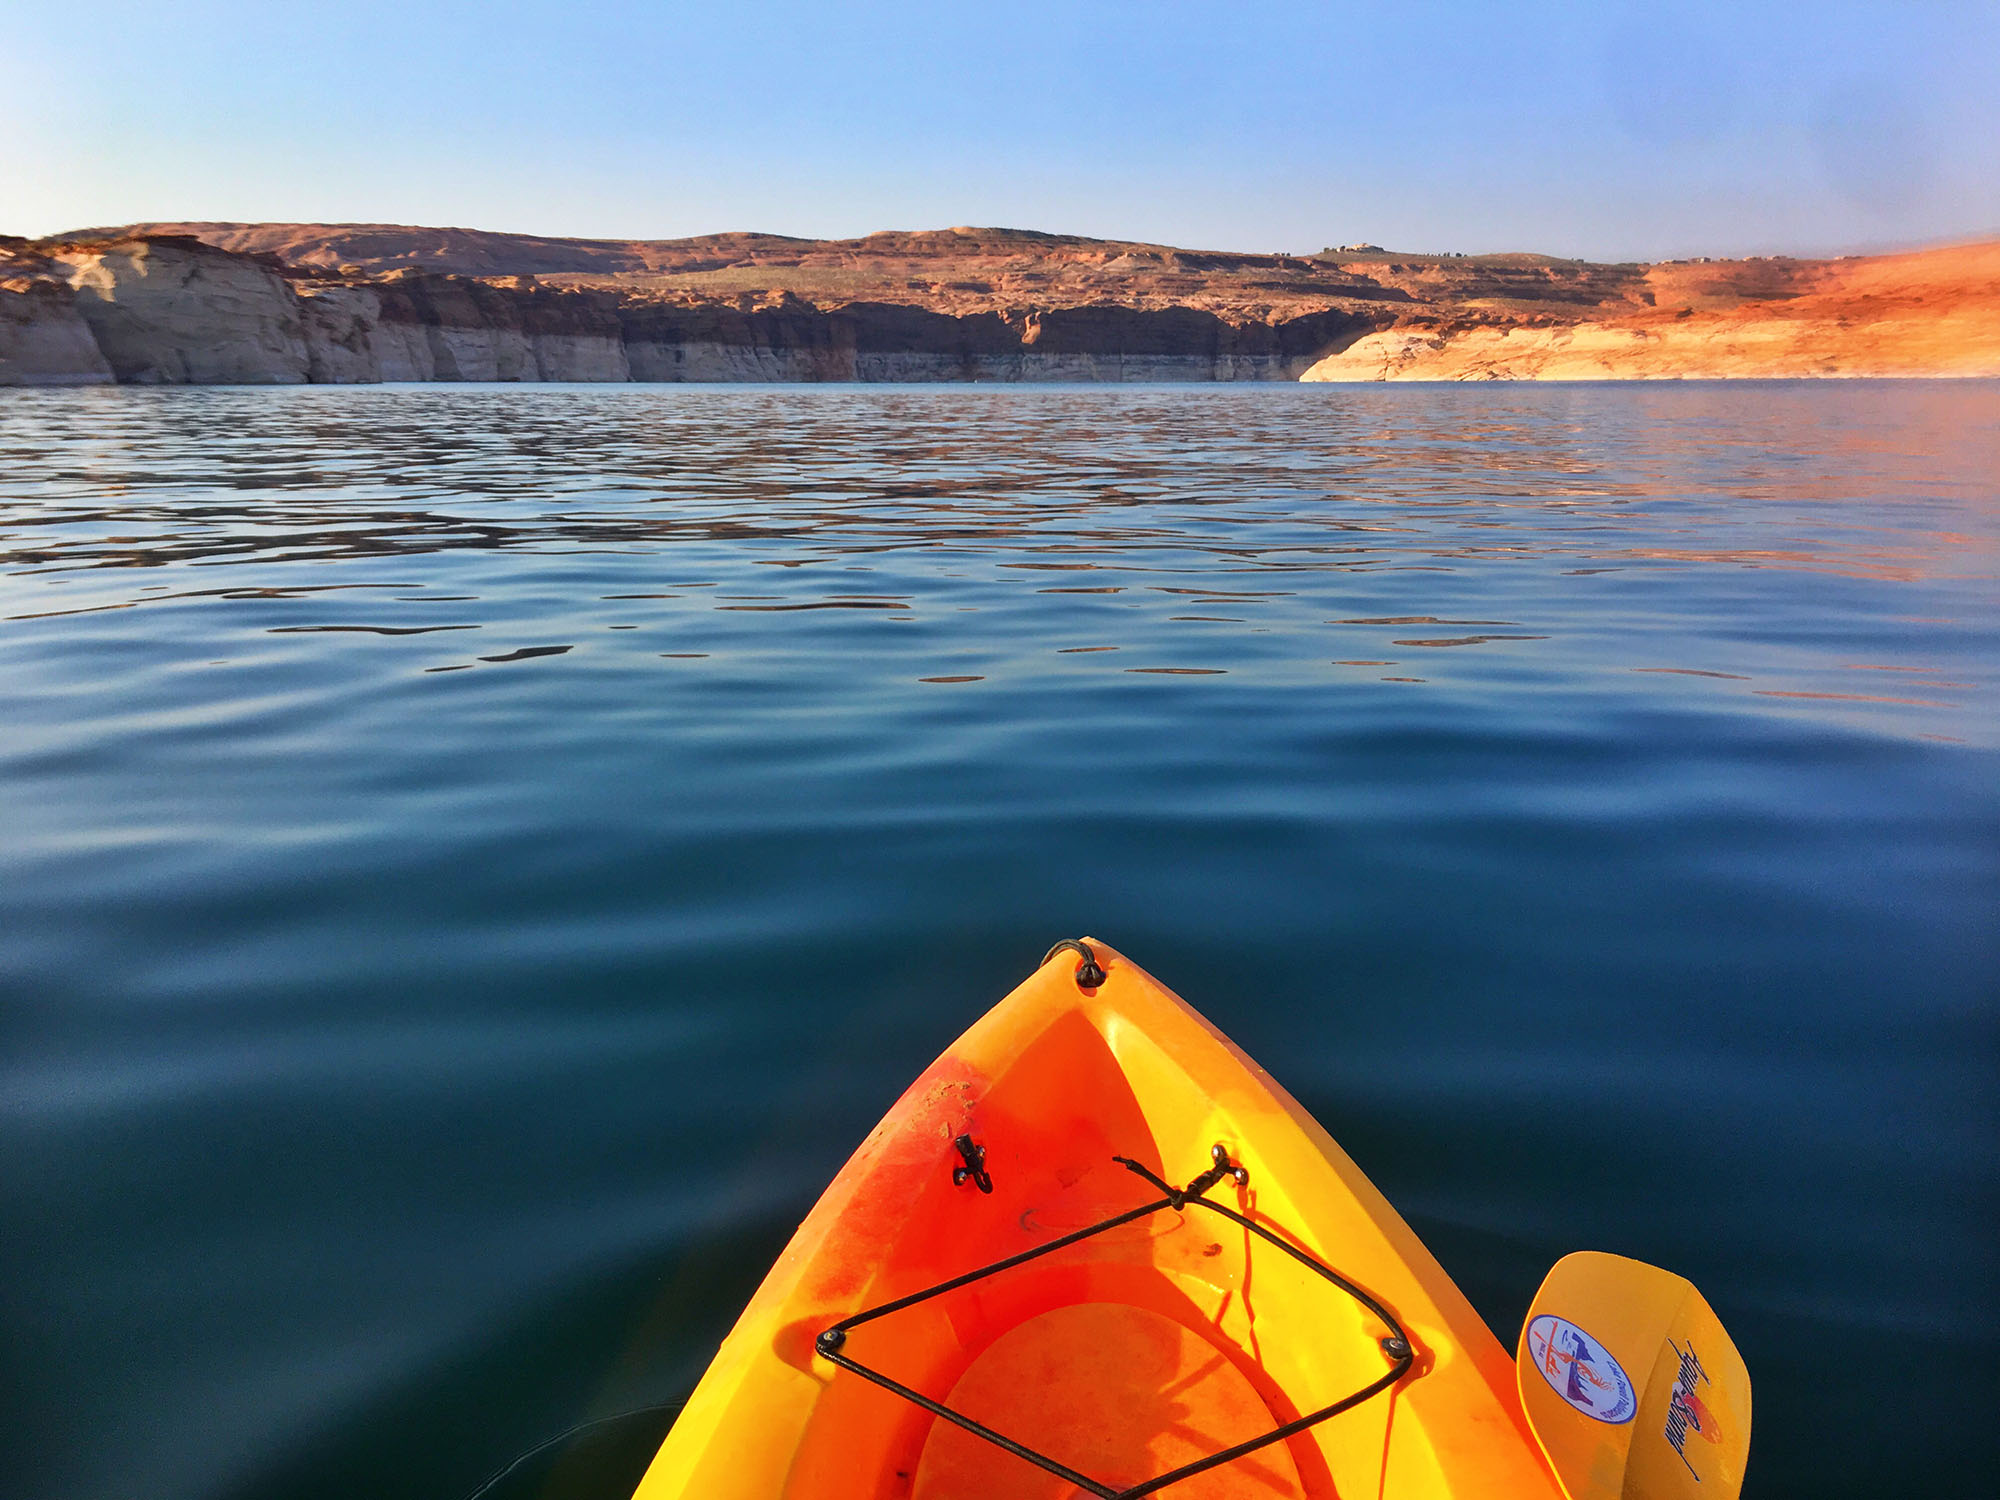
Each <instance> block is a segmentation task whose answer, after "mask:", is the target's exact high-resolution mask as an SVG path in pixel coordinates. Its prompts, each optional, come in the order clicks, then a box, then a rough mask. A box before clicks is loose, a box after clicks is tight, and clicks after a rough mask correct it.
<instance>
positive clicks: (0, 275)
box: [0, 237, 113, 385]
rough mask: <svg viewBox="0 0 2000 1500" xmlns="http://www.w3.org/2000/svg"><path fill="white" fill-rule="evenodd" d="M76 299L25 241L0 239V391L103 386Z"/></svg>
mask: <svg viewBox="0 0 2000 1500" xmlns="http://www.w3.org/2000/svg"><path fill="white" fill-rule="evenodd" d="M112 379H113V376H112V373H111V366H110V365H109V364H108V363H107V362H106V361H105V358H104V353H103V351H102V350H100V349H99V348H98V347H97V340H96V338H95V337H94V336H93V335H92V333H91V331H90V325H89V324H87V323H85V322H84V321H83V318H82V316H81V315H80V314H79V313H78V312H77V310H76V293H75V291H74V290H73V289H72V288H71V287H70V285H69V283H68V282H67V281H66V280H64V279H62V278H60V277H58V276H57V275H55V274H54V267H53V265H52V263H51V262H50V261H49V259H48V257H47V256H44V255H41V254H38V253H37V252H36V251H35V250H34V249H33V247H31V246H30V245H29V244H28V242H27V241H26V240H16V239H8V238H5V237H0V385H109V384H110V383H111V381H112Z"/></svg>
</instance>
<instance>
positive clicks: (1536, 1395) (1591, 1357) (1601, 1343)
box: [1515, 1251, 1750, 1500]
mask: <svg viewBox="0 0 2000 1500" xmlns="http://www.w3.org/2000/svg"><path fill="white" fill-rule="evenodd" d="M1515 1374H1516V1379H1517V1382H1518V1386H1519V1389H1520V1394H1521V1407H1522V1410H1523V1412H1524V1413H1525V1414H1526V1416H1527V1418H1528V1425H1529V1427H1530V1428H1532V1429H1533V1431H1534V1434H1535V1438H1536V1441H1537V1442H1539V1443H1540V1444H1541V1447H1542V1452H1543V1454H1544V1456H1545V1457H1547V1459H1548V1461H1549V1467H1550V1468H1551V1469H1552V1470H1554V1471H1555V1475H1556V1478H1557V1479H1558V1481H1560V1483H1561V1484H1562V1487H1563V1490H1564V1492H1565V1493H1566V1494H1567V1495H1568V1496H1569V1497H1570V1500H1735V1497H1736V1495H1737V1492H1738V1491H1739V1490H1740V1489H1741V1488H1742V1484H1743V1466H1744V1461H1745V1459H1746V1458H1747V1457H1748V1454H1749V1448H1750V1377H1749V1375H1748V1373H1747V1372H1746V1371H1745V1370H1744V1368H1743V1360H1742V1357H1741V1356H1740V1355H1738V1354H1737V1352H1736V1346H1735V1345H1734V1344H1732V1343H1731V1342H1730V1341H1729V1335H1728V1334H1726V1333H1724V1332H1723V1329H1722V1324H1721V1322H1720V1321H1719V1320H1718V1319H1717V1318H1716V1316H1715V1313H1714V1312H1713V1311H1712V1310H1711V1309H1710V1307H1709V1305H1708V1303H1707V1302H1706V1301H1704V1300H1703V1298H1702V1295H1701V1293H1700V1292H1698V1291H1696V1290H1695V1289H1694V1286H1693V1284H1692V1283H1691V1282H1689V1281H1687V1280H1686V1279H1685V1278H1683V1277H1679V1276H1675V1275H1673V1274H1672V1273H1671V1272H1667V1271H1662V1270H1660V1269H1659V1268H1657V1267H1655V1266H1649V1265H1646V1264H1645V1263H1644V1262H1642V1261H1636V1260H1627V1259H1626V1258H1625V1257H1623V1256H1619V1255H1604V1254H1599V1253H1597V1252H1594V1251H1587V1252H1583V1253H1581V1254H1577V1255H1568V1256H1565V1257H1563V1259H1561V1260H1560V1261H1558V1262H1556V1265H1555V1268H1554V1269H1553V1270H1551V1271H1550V1272H1549V1275H1548V1279H1547V1280H1546V1281H1544V1282H1543V1283H1542V1289H1541V1290H1540V1291H1539V1292H1537V1293H1536V1294H1535V1300H1534V1303H1533V1305H1532V1306H1530V1308H1529V1309H1528V1319H1527V1322H1526V1324H1525V1325H1524V1326H1523V1328H1522V1330H1521V1345H1520V1349H1519V1352H1518V1354H1517V1357H1516V1360H1515Z"/></svg>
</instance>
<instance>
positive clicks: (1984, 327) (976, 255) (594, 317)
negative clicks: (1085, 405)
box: [0, 223, 2000, 385]
mask: <svg viewBox="0 0 2000 1500" xmlns="http://www.w3.org/2000/svg"><path fill="white" fill-rule="evenodd" d="M1815 375H2000V242H1987V243H1980V244H1971V245H1960V246H1950V247H1945V248H1940V249H1932V250H1922V251H1915V252H1910V253H1906V254H1899V255H1884V256H1871V257H1847V258H1843V259H1840V260H1831V261H1826V260H1817V261H1816V260H1796V259H1787V258H1764V259H1752V260H1743V261H1710V260H1697V261H1681V262H1667V263H1662V264H1658V265H1639V264H1623V265H1600V264H1594V263H1590V262H1585V261H1575V260H1561V259H1557V258H1554V257H1550V256H1541V255H1525V254H1517V255H1487V256H1460V255H1417V254H1404V253H1399V252H1390V251H1385V250H1381V249H1380V248H1379V247H1376V246H1349V247H1345V248H1340V249H1329V250H1323V251H1320V252H1318V253H1316V254H1313V255H1291V254H1284V253H1273V254H1263V255H1257V254H1240V253H1227V252H1211V251H1190V250H1181V249H1176V248H1173V247H1171V246H1161V245H1144V244H1136V243H1128V242H1122V241H1105V240H1091V239H1083V238H1078V237H1075V236H1064V235H1054V234H1041V233H1036V232H1031V231H1024V230H1007V229H970V228H960V229H950V230H937V231H925V232H914V233H903V232H893V233H885V234H876V235H869V236H867V237H865V238H862V239H858V240H840V241H819V240H800V239H789V238H785V237H783V236H777V235H761V234H726V235H710V236H703V237H700V238H697V239H688V240H670V241H610V240H563V239H552V238H546V237H540V236H532V235H508V234H498V233H492V232H487V231H479V230H462V229H424V228H410V227H404V226H396V225H321V224H216V223H187V224H140V225H131V226H126V227H123V228H119V229H113V230H92V231H80V232H78V233H75V234H69V235H62V236H55V237H52V238H49V239H45V240H40V241H28V240H20V239H9V238H5V237H0V385H64V384H93V383H97V384H101V383H109V382H113V381H117V382H122V383H129V384H300V383H309V382H310V383H327V384H347V383H366V382H374V381H438V380H443V381H454V380H476V381H490V380H498V381H681V380H687V381H697V380H699V381H707V380H722V381H940V380H942V381H985V380H992V381H1015V380H1081V381H1159V380H1168V381H1186V380H1196V381H1211V380H1286V381H1290V380H1299V379H1302V378H1303V379H1307V380H1315V381H1323V380H1464V379H1543V380H1552V379H1569V380H1598V379H1673V378H1702V377H1730V376H1735V377H1795V376H1815Z"/></svg>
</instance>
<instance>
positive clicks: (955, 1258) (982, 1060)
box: [637, 943, 1749, 1500]
mask: <svg viewBox="0 0 2000 1500" xmlns="http://www.w3.org/2000/svg"><path fill="white" fill-rule="evenodd" d="M1070 950H1073V951H1070ZM1100 966H1101V967H1100ZM1697 1304H1698V1305H1697ZM1697 1346H1699V1347H1697ZM1669 1348H1671V1349H1672V1351H1673V1353H1672V1354H1671V1355H1670V1354H1669V1352H1668V1351H1669ZM1690 1361H1692V1367H1690ZM1628 1372H1630V1373H1628ZM1635 1377H1636V1378H1637V1380H1638V1381H1640V1382H1643V1384H1639V1385H1635V1384H1634V1379H1635ZM1704 1419H1705V1424H1704ZM1690 1423H1692V1430H1693V1431H1694V1432H1695V1433H1696V1435H1697V1438H1698V1440H1697V1441H1695V1442H1689V1441H1687V1437H1688V1433H1689V1431H1690ZM1711 1433H1713V1434H1714V1435H1713V1436H1711ZM1677 1434H1678V1436H1677ZM1748 1442H1749V1381H1748V1377H1747V1375H1744V1374H1743V1373H1742V1363H1741V1360H1740V1359H1739V1358H1738V1357H1737V1356H1736V1352H1735V1349H1734V1347H1733V1346H1732V1345H1730V1344H1729V1341H1728V1338H1727V1335H1726V1334H1724V1333H1723V1332H1722V1328H1721V1325H1720V1323H1718V1322H1716V1320H1715V1318H1714V1314H1713V1313H1712V1312H1710V1311H1709V1310H1708V1306H1707V1304H1706V1303H1705V1302H1702V1301H1701V1298H1700V1294H1699V1293H1697V1292H1695V1291H1694V1289H1693V1287H1691V1286H1689V1285H1688V1283H1686V1282H1685V1281H1682V1280H1681V1279H1680V1278H1678V1277H1672V1276H1669V1275H1668V1274H1667V1273H1665V1272H1661V1271H1656V1270H1654V1268H1652V1267H1650V1266H1643V1265H1641V1264H1640V1263H1638V1262H1634V1261H1625V1260H1622V1259H1620V1258H1619V1257H1615V1256H1571V1257H1568V1258H1566V1259H1565V1260H1564V1261H1563V1262H1562V1263H1561V1264H1559V1265H1558V1266H1557V1268H1556V1270H1555V1271H1554V1272H1552V1273H1551V1275H1550V1278H1549V1281H1548V1282H1547V1283H1546V1284H1545V1285H1544V1287H1543V1289H1542V1292H1541V1294H1540V1295H1539V1296H1538V1297H1537V1299H1536V1302H1535V1304H1534V1306H1533V1307H1532V1308H1531V1309H1530V1316H1529V1323H1528V1326H1527V1328H1526V1329H1524V1335H1523V1341H1522V1348H1521V1363H1520V1365H1519V1367H1518V1370H1517V1366H1516V1362H1515V1361H1514V1360H1512V1359H1510V1358H1509V1357H1508V1355H1507V1352H1506V1351H1505V1350H1504V1349H1503V1348H1502V1347H1501V1345H1500V1343H1499V1342H1498V1340H1496V1339H1495V1338H1494V1337H1493V1335H1492V1333H1490V1332H1489V1331H1488V1330H1487V1328H1486V1325H1485V1324H1484V1323H1483V1322H1482V1321H1481V1319H1480V1317H1479V1315H1478V1314H1477V1313H1476V1312H1474V1310H1473V1308H1472V1306H1471V1304H1470V1303H1469V1302H1467V1300H1466V1299H1465V1296H1464V1294H1463V1293H1461V1292H1460V1291H1459V1290H1458V1288H1457V1287H1456V1286H1455V1285H1453V1283H1452V1281H1451V1279H1450V1278H1449V1277H1448V1276H1446V1275H1445V1273H1444V1271H1443V1269H1442V1268H1441V1267H1440V1266H1439V1265H1438V1263H1437V1261H1436V1260H1435V1259H1434V1258H1433V1257H1432V1256H1431V1254H1430V1252H1429V1251H1428V1250H1426V1249H1425V1248H1424V1246H1423V1244H1422V1243H1421V1242H1420V1241H1419V1240H1418V1239H1417V1237H1416V1235H1415V1234H1413V1233H1412V1232H1411V1230H1410V1228H1409V1226H1408V1225H1407V1224H1405V1223H1404V1222H1403V1221H1402V1219H1401V1218H1400V1217H1399V1216H1398V1215H1397V1214H1396V1211H1395V1210H1394V1209H1393V1208H1391V1207H1390V1206H1389V1204H1388V1202H1387V1200H1386V1199H1384V1198H1383V1196H1382V1195H1381V1194H1380V1193H1379V1192H1377V1191H1376V1190H1375V1188H1374V1186H1373V1185H1372V1184H1371V1183H1369V1181H1368V1180H1367V1178H1366V1177H1364V1176H1363V1175H1362V1174H1361V1171H1360V1170H1359V1169H1358V1168H1357V1167H1356V1166H1355V1165H1354V1163H1353V1162H1351V1161H1350V1160H1349V1159H1348V1158H1347V1156H1346V1154H1345V1153H1344V1152H1342V1151H1341V1149H1340V1148H1339V1147H1338V1146H1337V1145H1335V1144H1334V1142H1333V1140H1332V1138H1331V1137H1329V1136H1328V1135H1327V1133H1326V1131H1325V1130H1324V1129H1322V1128H1321V1127H1320V1125H1319V1124H1318V1122H1317V1121H1315V1120H1314V1119H1313V1118H1312V1117H1311V1116H1310V1115H1309V1114H1307V1113H1306V1111H1305V1110H1304V1109H1302V1108H1301V1107H1300V1106H1299V1105H1298V1103H1297V1102H1296V1101H1295V1100H1293V1099H1292V1098H1291V1097H1290V1095H1288V1094H1286V1093H1285V1091H1284V1090H1283V1089H1282V1088H1281V1087H1279V1086H1278V1084H1277V1083H1275V1082H1274V1081H1273V1080H1272V1079H1271V1078H1270V1077H1269V1076H1268V1075H1267V1074H1266V1073H1265V1072H1264V1071H1263V1070H1262V1069H1261V1068H1259V1067H1258V1066H1257V1065H1256V1064H1255V1063H1253V1062H1251V1061H1250V1059H1249V1058H1247V1057H1245V1056H1244V1055H1243V1054H1242V1053H1241V1052H1240V1051H1238V1050H1237V1048H1236V1047H1235V1046H1234V1045H1233V1044H1232V1043H1231V1042H1230V1041H1229V1040H1228V1039H1227V1038H1226V1037H1224V1036H1223V1035H1222V1034H1221V1033H1220V1032H1219V1031H1217V1030H1216V1029H1215V1028H1214V1027H1213V1026H1212V1025H1210V1024H1209V1023H1208V1022H1207V1021H1206V1020H1204V1019H1203V1018H1202V1017H1201V1016H1200V1015H1199V1014H1197V1013H1196V1012H1195V1011H1194V1009H1193V1008H1192V1007H1190V1006H1188V1005H1187V1004H1186V1003H1185V1002H1184V1001H1182V1000H1181V999H1180V998H1179V997H1178V996H1176V995H1175V994H1173V993H1172V992H1171V991H1170V990H1168V989H1166V988H1165V987H1164V986H1162V985H1161V984H1159V983H1158V982H1157V981H1156V980H1154V979H1153V978H1152V977H1151V976H1150V975H1148V974H1147V973H1145V972H1144V971H1143V970H1142V969H1140V968H1138V967H1137V966H1136V965H1134V964H1132V963H1130V962H1129V961H1127V960H1126V959H1124V958H1123V957H1122V956H1120V955H1119V954H1117V953H1115V952H1113V951H1112V950H1110V949H1109V948H1106V947H1104V946H1103V945H1101V944H1089V943H1070V944H1065V945H1061V946H1059V947H1058V948H1057V949H1055V950H1052V952H1051V954H1050V956H1049V957H1048V958H1047V959H1045V960H1044V961H1043V963H1042V966H1041V967H1040V969H1038V970H1037V971H1036V973H1035V974H1033V975H1032V976H1030V977H1029V979H1028V980H1027V981H1026V982H1025V983H1023V984H1022V985H1021V986H1020V987H1019V988H1018V989H1016V990H1015V991H1014V992H1013V993H1012V994H1011V995H1009V996H1008V997H1007V998H1006V999H1005V1000H1003V1001H1001V1002H1000V1004H999V1005H997V1006H995V1007H994V1008H993V1009H992V1010H991V1011H989V1012H988V1013H987V1014H986V1015H985V1016H984V1017H982V1018H981V1019H980V1020H979V1021H978V1022H977V1023H976V1024H974V1026H973V1027H972V1029H971V1030H969V1031H967V1032H966V1033H965V1035H964V1036H962V1037H960V1038H959V1039H958V1041H957V1042H955V1043H953V1044H952V1046H951V1047H950V1049H949V1050H947V1051H946V1052H945V1054H944V1055H943V1056H942V1057H940V1058H939V1059H938V1060H937V1061H936V1062H935V1063H933V1064H932V1065H931V1067H930V1068H929V1069H928V1070H927V1071H926V1072H925V1073H924V1074H923V1076H922V1077H920V1078H918V1079H917V1081H916V1082H915V1083H914V1084H912V1085H911V1086H910V1088H909V1090H908V1091H907V1092H906V1093H905V1094H904V1095H903V1097H902V1099H901V1100H900V1101H898V1102H897V1104H896V1106H895V1107H894V1108H893V1109H891V1110H890V1111H889V1113H888V1115H887V1116H886V1117H885V1118H884V1119H883V1120H882V1122H881V1124H879V1125H878V1126H877V1127H876V1128H875V1130H874V1131H873V1132H872V1133H871V1134H870V1135H869V1137H868V1138H867V1140H865V1141H864V1142H863V1143H862V1145H861V1147H860V1149H859V1150H858V1151H856V1152H855V1154H854V1156H853V1157H852V1159H851V1160H849V1162H848V1163H847V1165H846V1166H845V1167H844V1168H843V1169H842V1170H841V1172H840V1174H839V1175H838V1176H837V1177H835V1178H834V1180H833V1182H832V1183H831V1184H830V1185H829V1186H828V1188H827V1190H826V1192H825V1194H824V1195H823V1196H822V1197H821V1198H820V1200H819V1202H818V1204H817V1205H815V1207H814V1208H813V1210H812V1212H811V1213H810V1214H809V1215H808V1216H807V1217H806V1220H805V1222H804V1223H803V1224H801V1225H800V1226H799V1230H798V1232H797V1234H795V1235H794V1236H793V1238H792V1241H791V1243H790V1244H789V1245H788V1246H787V1247H786V1249H785V1251H784V1253H783V1254H782V1255H780V1256H779V1258H778V1261H777V1264H776V1265H775V1266H773V1267H772V1269H771V1272H770V1274H769V1275H768V1276H767V1277H766V1278H765V1280H764V1283H763V1285H762V1286H761V1287H759V1288H758V1290H757V1292H756V1294H755V1295H754V1296H753V1297H752V1298H751V1300H750V1303H749V1306H748V1307H747V1308H745V1310H744V1312H743V1315H742V1317H741V1318H740V1319H739V1320H738V1322H737V1324H736V1327H735V1329H734V1330H733V1331H732V1332H731V1333H730V1335H729V1337H728V1338H727V1339H725V1340H724V1342H723V1344H722V1347H721V1349H720V1351H719V1352H718V1353H717V1355H716V1357H715V1360H714V1362H713V1363H712V1364H711V1365H710V1366H709V1369H708V1372H707V1374H706V1375H705V1376H704V1377H703V1379H702V1381H701V1383H700V1385H699V1386H698V1387H697V1388H696V1390H695V1392H694V1394H693V1396H692V1397H691V1398H690V1399H689V1401H688V1404H687V1407H686V1409H685V1410H684V1411H683V1412H682V1414H681V1417H680V1419H679V1421H678V1422H677V1423H676V1424H675V1426H674V1428H673V1430H672V1432H670V1433H669V1434H668V1436H667V1439H666V1441H665V1443H664V1444H663V1445H662V1447H661V1449H660V1451H659V1454H658V1455H657V1457H656V1458H655V1459H654V1461H653V1464H652V1467H651V1468H650V1469H649V1470H648V1472H647V1474H646V1477H645V1479H644V1480H643V1481H642V1482H641V1484H640V1487H639V1491H638V1497H637V1500H679V1497H683V1496H688V1497H699V1500H781V1497H782V1500H891V1497H893V1500H1072V1497H1078V1496H1099V1497H1106V1500H1109V1497H1118V1496H1124V1497H1134V1500H1136V1497H1137V1496H1139V1495H1144V1494H1151V1493H1155V1492H1157V1491H1160V1490H1167V1491H1168V1492H1169V1493H1170V1494H1171V1495H1172V1496H1173V1497H1175V1500H1219V1497H1224V1496H1228V1497H1238V1496H1242V1497H1251V1496H1256V1497H1278V1496H1289V1497H1300V1500H1307V1497H1310V1500H1322V1497H1325V1500H1331V1497H1335V1496H1359V1495H1377V1496H1397V1497H1409V1500H1418V1497H1457V1496H1474V1495H1479V1496H1494V1497H1508V1500H1544V1497H1547V1500H1557V1497H1564V1496H1567V1497H1569V1500H1585V1497H1589V1500H1600V1497H1602V1500H1609V1497H1613V1496H1621V1495H1622V1496H1626V1497H1631V1500H1639V1497H1661V1500H1667V1497H1681V1496H1695V1495H1700V1496H1703V1497H1704V1500H1731V1497H1733V1496H1734V1495H1735V1493H1736V1489H1737V1487H1738V1486H1740V1484H1741V1481H1742V1466H1743V1459H1744V1456H1745V1454H1746V1452H1747V1448H1748ZM1683 1474H1684V1475H1686V1476H1692V1478H1686V1477H1682V1476H1683ZM1704 1481H1705V1482H1704Z"/></svg>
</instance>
